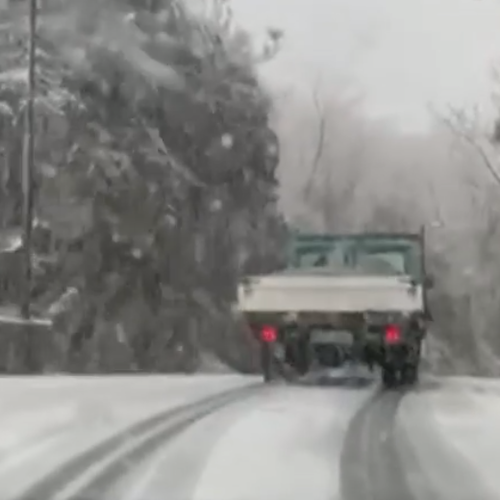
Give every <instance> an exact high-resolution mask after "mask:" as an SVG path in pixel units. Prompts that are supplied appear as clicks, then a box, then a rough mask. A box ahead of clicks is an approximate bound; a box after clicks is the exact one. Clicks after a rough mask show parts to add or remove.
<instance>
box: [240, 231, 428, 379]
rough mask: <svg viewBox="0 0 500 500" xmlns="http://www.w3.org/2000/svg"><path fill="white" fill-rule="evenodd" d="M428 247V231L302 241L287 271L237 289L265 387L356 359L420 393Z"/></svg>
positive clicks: (296, 237) (292, 250) (296, 236)
mask: <svg viewBox="0 0 500 500" xmlns="http://www.w3.org/2000/svg"><path fill="white" fill-rule="evenodd" d="M424 246H425V232H424V229H422V230H420V231H419V232H416V233H408V234H396V233H370V234H368V233H360V234H349V235H334V234H304V233H298V232H295V233H293V234H292V235H291V237H290V241H289V246H288V257H287V266H286V268H285V269H281V270H279V271H276V272H275V273H271V274H268V275H262V276H248V277H246V278H245V280H244V282H243V283H242V284H241V285H240V286H239V288H238V301H237V304H236V305H235V312H236V314H237V315H238V316H239V318H240V319H241V320H242V321H243V323H244V324H245V325H246V327H247V328H250V329H251V331H252V332H253V333H254V334H255V336H256V338H257V340H258V342H259V349H260V360H261V367H262V373H263V377H264V380H265V381H266V382H271V381H273V380H275V379H278V378H283V377H284V376H285V375H284V374H288V375H287V376H286V378H287V379H293V378H297V377H300V376H303V375H305V374H307V373H308V372H309V371H310V370H311V369H312V367H313V366H317V365H318V364H321V365H323V366H325V365H330V366H335V364H338V363H340V362H341V361H342V360H343V359H346V358H349V359H351V360H355V361H358V362H361V363H366V364H368V365H369V366H370V367H374V366H379V367H380V373H381V378H382V383H383V385H384V386H386V387H394V386H398V385H401V384H405V385H406V384H409V385H412V384H414V383H415V382H416V381H417V379H418V374H419V362H420V353H421V346H422V341H423V339H424V338H425V335H426V332H427V329H428V327H429V322H430V311H429V308H428V291H429V289H430V288H431V287H432V278H431V276H430V275H428V274H427V273H426V265H425V252H424ZM328 360H330V361H328ZM290 374H292V375H293V376H292V377H290Z"/></svg>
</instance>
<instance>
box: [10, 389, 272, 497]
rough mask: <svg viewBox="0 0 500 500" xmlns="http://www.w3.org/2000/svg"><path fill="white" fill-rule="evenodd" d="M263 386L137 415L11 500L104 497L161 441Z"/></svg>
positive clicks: (235, 390)
mask: <svg viewBox="0 0 500 500" xmlns="http://www.w3.org/2000/svg"><path fill="white" fill-rule="evenodd" d="M263 390H264V388H263V387H262V384H260V383H259V384H252V385H251V386H245V387H243V388H241V387H238V388H236V389H230V390H227V391H224V392H222V393H219V394H217V395H215V396H210V397H208V398H204V399H203V400H201V401H197V402H195V403H191V404H188V405H185V406H183V407H181V408H175V409H170V410H167V411H164V412H161V413H159V414H157V415H155V416H153V417H150V418H148V419H145V420H142V421H140V422H138V423H136V424H134V425H133V426H131V427H130V428H128V429H126V430H124V431H121V432H119V433H118V434H116V435H114V436H113V437H111V438H108V439H106V440H105V441H103V442H101V443H100V444H99V445H97V446H95V447H93V448H91V449H90V450H88V451H86V452H84V453H82V454H81V455H79V456H77V457H76V458H75V459H72V460H70V461H68V462H67V463H66V464H65V465H63V466H62V467H60V468H59V469H57V470H55V471H54V472H53V473H51V474H49V475H47V476H46V477H45V478H44V479H42V480H41V481H39V482H38V483H37V484H35V485H34V486H32V487H30V488H29V489H28V490H27V491H25V492H24V493H23V494H22V495H19V496H17V497H16V498H15V500H33V499H34V498H36V499H37V500H74V499H76V498H97V497H99V498H100V497H103V493H104V492H105V491H107V490H108V489H109V488H111V487H112V486H114V484H115V483H116V482H117V481H118V480H119V479H120V478H121V477H123V476H124V475H126V474H128V473H129V471H130V468H132V467H134V466H135V464H137V463H138V461H140V460H142V459H143V458H145V457H147V456H148V455H149V454H151V453H154V452H155V451H157V450H158V449H159V448H160V447H161V446H163V445H164V444H165V442H166V441H168V440H169V439H172V438H173V437H175V436H176V435H178V434H179V433H181V432H182V431H184V430H185V429H187V428H188V427H189V426H190V425H192V424H193V423H195V422H196V421H198V420H201V419H202V418H204V417H205V416H207V415H210V414H211V413H214V412H216V411H218V410H220V409H222V408H224V407H226V406H227V405H229V404H231V403H233V402H238V401H241V400H244V399H245V398H247V397H250V396H252V395H253V394H257V393H260V392H262V391H263Z"/></svg>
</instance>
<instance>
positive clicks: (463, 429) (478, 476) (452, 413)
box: [398, 377, 500, 500]
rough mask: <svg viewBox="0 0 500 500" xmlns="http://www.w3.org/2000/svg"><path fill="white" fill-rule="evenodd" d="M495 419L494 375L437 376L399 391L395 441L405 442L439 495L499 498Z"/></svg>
mask: <svg viewBox="0 0 500 500" xmlns="http://www.w3.org/2000/svg"><path fill="white" fill-rule="evenodd" d="M423 387H425V384H424V386H423ZM499 422H500V380H481V379H474V378H468V377H467V378H466V377H456V378H455V377H453V378H449V379H440V380H439V381H437V380H435V381H433V382H432V383H430V385H429V387H428V388H423V389H422V390H420V391H417V392H415V393H413V394H411V395H408V396H406V397H405V399H404V400H403V402H402V405H401V407H400V410H399V414H398V428H399V435H398V438H399V440H398V441H399V444H400V446H402V447H404V446H405V445H406V446H407V447H408V448H411V451H412V453H413V454H414V455H415V457H416V459H417V460H418V462H419V464H420V466H421V467H422V468H423V469H424V470H425V472H426V474H428V479H429V481H430V482H431V483H432V484H433V485H434V487H435V488H436V489H438V490H439V491H443V492H445V493H446V495H443V497H446V498H454V499H455V500H470V499H471V498H478V499H479V498H481V499H495V498H500V475H499V466H498V464H499V463H500V425H499ZM403 455H404V451H403ZM420 486H421V485H420ZM415 488H416V489H418V488H419V485H415Z"/></svg>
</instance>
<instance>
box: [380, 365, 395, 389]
mask: <svg viewBox="0 0 500 500" xmlns="http://www.w3.org/2000/svg"><path fill="white" fill-rule="evenodd" d="M397 381H398V378H397V371H396V369H395V368H394V367H393V366H390V365H385V366H383V367H382V385H383V386H384V388H385V389H392V388H394V387H395V386H396V384H397Z"/></svg>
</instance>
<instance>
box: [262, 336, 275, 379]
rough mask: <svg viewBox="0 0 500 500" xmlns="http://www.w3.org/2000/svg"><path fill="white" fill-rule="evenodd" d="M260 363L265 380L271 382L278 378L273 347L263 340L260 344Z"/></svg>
mask: <svg viewBox="0 0 500 500" xmlns="http://www.w3.org/2000/svg"><path fill="white" fill-rule="evenodd" d="M260 363H261V370H262V377H263V379H264V382H265V383H266V384H269V383H270V382H272V381H273V380H274V379H275V378H276V369H275V366H274V360H273V356H272V352H271V347H270V346H269V344H267V343H265V342H262V343H261V345H260Z"/></svg>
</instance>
